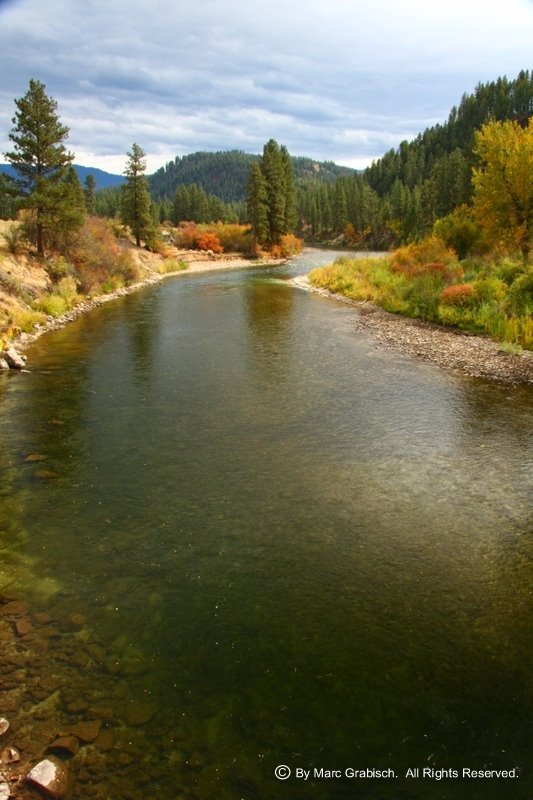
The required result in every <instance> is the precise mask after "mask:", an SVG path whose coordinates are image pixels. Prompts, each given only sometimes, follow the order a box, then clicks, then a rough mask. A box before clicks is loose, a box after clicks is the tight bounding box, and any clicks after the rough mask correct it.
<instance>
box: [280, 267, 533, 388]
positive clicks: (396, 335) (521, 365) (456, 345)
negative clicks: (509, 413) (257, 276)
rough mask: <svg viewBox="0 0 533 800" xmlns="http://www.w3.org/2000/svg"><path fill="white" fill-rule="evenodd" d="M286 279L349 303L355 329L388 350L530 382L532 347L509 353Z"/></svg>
mask: <svg viewBox="0 0 533 800" xmlns="http://www.w3.org/2000/svg"><path fill="white" fill-rule="evenodd" d="M291 284H292V285H293V286H296V287H299V288H301V289H305V290H306V291H312V292H315V293H317V294H320V295H322V296H324V297H331V298H334V299H335V300H340V301H341V302H343V303H347V304H348V305H351V306H353V307H354V309H356V310H357V312H358V313H357V315H354V326H355V329H356V330H357V329H359V330H367V331H370V332H371V333H372V335H373V336H374V337H375V338H376V339H377V340H378V341H379V342H380V343H381V344H382V345H383V346H384V347H386V348H388V349H391V350H396V351H398V352H400V353H404V354H406V355H409V356H413V357H415V358H418V359H421V360H422V361H428V362H431V363H432V364H436V365H438V366H439V367H442V368H444V369H448V370H451V371H454V372H459V373H462V374H464V375H469V376H471V377H475V378H486V379H490V380H495V381H499V382H501V383H507V384H533V352H531V351H529V350H522V351H520V352H518V353H509V352H506V351H505V350H504V349H503V348H502V345H501V344H500V343H498V342H495V341H493V340H492V339H489V338H488V337H486V336H476V335H474V334H468V333H464V332H463V331H459V330H455V329H453V328H446V327H444V326H442V325H434V324H432V323H429V322H423V321H422V320H417V319H411V318H409V317H402V316H400V315H399V314H391V313H389V312H388V311H384V310H383V309H382V308H379V307H378V306H375V305H374V304H372V303H368V302H362V301H357V300H351V299H350V298H348V297H345V296H344V295H341V294H335V293H333V292H330V291H329V289H321V288H317V287H314V286H312V285H311V283H310V282H309V279H308V277H307V276H306V275H300V276H298V277H296V278H293V279H292V280H291Z"/></svg>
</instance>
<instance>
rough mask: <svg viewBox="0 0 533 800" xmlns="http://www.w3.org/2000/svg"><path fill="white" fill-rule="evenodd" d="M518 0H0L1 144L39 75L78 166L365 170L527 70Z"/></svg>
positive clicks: (524, 12) (527, 14) (527, 30)
mask: <svg viewBox="0 0 533 800" xmlns="http://www.w3.org/2000/svg"><path fill="white" fill-rule="evenodd" d="M532 34H533V5H532V4H531V2H528V0H508V2H507V3H506V5H505V8H503V9H502V7H501V3H500V2H499V0H484V2H483V3H482V2H480V0H475V1H474V2H471V3H469V4H466V3H464V2H463V0H461V2H460V0H448V2H447V3H446V4H445V6H443V7H436V6H434V4H428V3H427V2H425V1H424V2H422V0H406V2H404V3H403V4H402V5H401V6H400V7H399V6H398V4H397V2H396V1H395V0H373V3H372V4H368V3H367V2H366V0H365V2H363V1H362V0H307V2H306V3H305V5H300V4H294V3H287V2H286V0H283V2H282V0H268V2H266V0H255V1H254V3H248V2H245V0H224V1H223V2H220V0H218V1H215V0H202V1H201V2H198V0H194V2H193V0H179V2H178V3H177V4H171V3H169V2H164V0H155V2H154V0H128V2H126V0H114V2H113V3H109V2H107V3H105V2H103V0H85V2H84V3H83V4H78V3H69V2H68V1H67V0H48V1H47V4H46V13H43V8H42V3H41V2H39V0H11V1H10V2H5V0H4V2H1V0H0V52H1V53H2V55H1V69H2V85H1V87H0V149H1V150H2V151H3V150H5V149H7V148H8V147H9V142H8V139H7V132H8V131H9V129H10V127H11V117H12V115H13V112H14V105H13V99H14V98H15V97H20V96H22V95H23V94H24V92H25V91H26V88H27V84H28V81H29V79H30V78H32V77H34V78H38V79H39V80H42V81H43V82H44V83H45V84H46V86H47V90H48V92H49V94H51V95H52V96H53V97H54V98H55V99H56V100H57V101H58V106H59V112H60V115H61V118H62V120H63V121H64V122H65V123H66V124H67V125H69V127H70V131H71V134H70V140H69V145H70V148H71V149H72V150H74V151H75V152H76V157H77V160H78V161H80V162H81V163H83V160H85V163H90V164H92V165H94V166H101V167H103V168H108V169H115V170H121V168H122V166H121V165H123V163H124V160H125V153H126V152H127V150H129V148H130V147H131V143H132V142H133V141H137V142H139V143H140V144H141V145H142V146H143V148H144V149H145V150H146V152H147V153H148V154H149V167H150V168H151V169H154V168H155V167H156V166H159V165H160V164H161V163H163V162H164V161H165V160H167V159H170V158H173V157H174V156H175V155H182V154H185V153H189V152H193V151H195V150H201V149H207V150H225V149H231V148H238V149H243V150H246V151H248V152H260V151H261V149H262V146H263V144H264V142H265V141H267V139H269V138H271V137H274V138H276V139H277V140H278V141H279V142H280V143H284V144H286V145H287V147H288V148H289V151H290V152H291V153H293V154H295V155H309V156H312V157H314V158H318V159H332V160H336V161H338V162H339V163H352V164H357V165H363V164H364V163H368V162H369V161H370V160H371V159H372V158H375V157H379V156H380V155H382V154H383V152H385V151H386V150H387V149H389V148H390V147H393V146H396V145H397V144H398V143H399V142H400V141H401V140H402V139H404V138H411V137H412V136H415V135H416V134H417V133H418V132H419V131H420V130H422V129H423V128H424V127H426V126H427V125H429V124H433V123H434V122H437V121H442V120H444V119H445V118H446V116H447V114H448V112H449V110H450V108H451V106H452V105H453V104H454V103H457V102H458V101H459V99H460V97H461V95H462V93H463V92H464V91H472V90H473V89H474V87H475V85H476V84H477V83H478V82H479V81H485V80H491V79H494V78H496V77H498V76H499V75H503V74H507V75H508V76H509V77H514V76H515V75H516V74H517V72H518V71H519V70H520V69H523V68H528V67H531V64H529V63H527V60H528V59H529V58H530V55H531V45H530V42H531V39H532Z"/></svg>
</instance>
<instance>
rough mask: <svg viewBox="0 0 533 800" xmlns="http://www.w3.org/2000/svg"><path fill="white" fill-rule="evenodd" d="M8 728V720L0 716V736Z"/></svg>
mask: <svg viewBox="0 0 533 800" xmlns="http://www.w3.org/2000/svg"><path fill="white" fill-rule="evenodd" d="M8 728H9V722H8V721H7V719H6V718H5V717H0V736H2V734H3V733H5V732H6V731H7V730H8Z"/></svg>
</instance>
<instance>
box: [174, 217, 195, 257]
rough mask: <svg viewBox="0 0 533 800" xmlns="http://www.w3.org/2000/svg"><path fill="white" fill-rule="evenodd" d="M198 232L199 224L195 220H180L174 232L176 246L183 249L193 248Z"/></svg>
mask: <svg viewBox="0 0 533 800" xmlns="http://www.w3.org/2000/svg"><path fill="white" fill-rule="evenodd" d="M197 232H198V226H197V225H196V223H195V222H180V224H179V225H178V227H177V228H176V230H175V234H174V238H175V240H176V247H179V248H181V249H182V250H193V249H194V242H195V238H196V235H197Z"/></svg>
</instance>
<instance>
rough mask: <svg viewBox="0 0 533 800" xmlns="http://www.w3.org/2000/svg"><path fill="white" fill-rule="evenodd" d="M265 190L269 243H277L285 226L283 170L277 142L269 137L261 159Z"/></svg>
mask: <svg viewBox="0 0 533 800" xmlns="http://www.w3.org/2000/svg"><path fill="white" fill-rule="evenodd" d="M261 171H262V172H263V175H264V178H265V183H266V191H267V208H268V211H267V216H268V228H269V237H268V238H269V242H270V244H273V245H274V244H279V241H280V239H281V237H282V236H283V234H284V233H286V232H287V231H286V228H285V199H286V198H285V170H284V164H283V160H282V157H281V153H280V148H279V144H278V143H277V142H276V141H275V140H274V139H270V140H269V141H268V142H267V143H266V145H265V146H264V148H263V158H262V159H261Z"/></svg>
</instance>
